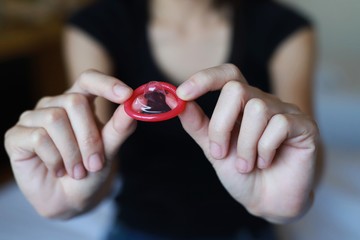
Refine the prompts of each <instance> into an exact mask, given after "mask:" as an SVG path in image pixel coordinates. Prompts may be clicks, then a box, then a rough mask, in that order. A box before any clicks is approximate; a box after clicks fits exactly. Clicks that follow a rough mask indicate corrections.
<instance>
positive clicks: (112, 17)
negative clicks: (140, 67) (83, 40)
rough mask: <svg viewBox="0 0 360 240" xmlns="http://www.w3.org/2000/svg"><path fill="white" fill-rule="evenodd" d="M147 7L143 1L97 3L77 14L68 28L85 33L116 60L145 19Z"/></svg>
mask: <svg viewBox="0 0 360 240" xmlns="http://www.w3.org/2000/svg"><path fill="white" fill-rule="evenodd" d="M143 5H144V4H142V1H140V0H135V1H130V0H96V1H93V2H92V3H91V4H89V5H87V6H85V7H83V8H81V9H78V10H77V11H75V12H74V13H73V14H72V15H71V16H70V17H69V18H68V20H67V25H68V26H71V27H75V28H77V29H78V30H80V31H82V32H83V33H84V34H85V35H86V36H87V37H89V38H91V39H93V40H95V41H96V42H97V43H98V44H100V45H102V46H103V48H104V49H105V50H107V52H108V53H109V54H110V55H111V56H112V57H113V58H116V54H118V52H119V51H124V48H126V46H128V43H129V42H131V38H133V36H134V31H136V29H139V28H137V27H136V26H135V25H136V24H137V23H141V21H142V19H143V18H142V16H144V14H143V12H142V11H143V8H144V6H143ZM124 36H125V37H124Z"/></svg>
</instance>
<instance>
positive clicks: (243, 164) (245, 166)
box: [237, 159, 248, 173]
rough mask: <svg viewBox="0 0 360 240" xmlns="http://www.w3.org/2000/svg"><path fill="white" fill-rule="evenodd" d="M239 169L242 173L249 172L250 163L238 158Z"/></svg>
mask: <svg viewBox="0 0 360 240" xmlns="http://www.w3.org/2000/svg"><path fill="white" fill-rule="evenodd" d="M237 169H238V171H239V172H240V173H247V172H248V163H247V162H246V161H245V160H243V159H240V160H238V161H237Z"/></svg>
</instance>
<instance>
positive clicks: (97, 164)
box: [89, 153, 103, 172]
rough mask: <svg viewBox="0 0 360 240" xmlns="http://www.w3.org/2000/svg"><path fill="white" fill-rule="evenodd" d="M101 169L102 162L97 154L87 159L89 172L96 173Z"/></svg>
mask: <svg viewBox="0 0 360 240" xmlns="http://www.w3.org/2000/svg"><path fill="white" fill-rule="evenodd" d="M102 167H103V161H102V160H101V158H100V155H99V154H97V153H96V154H93V155H91V156H90V157H89V170H90V171H91V172H97V171H99V170H100V169H101V168H102Z"/></svg>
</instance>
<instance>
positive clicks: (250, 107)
mask: <svg viewBox="0 0 360 240" xmlns="http://www.w3.org/2000/svg"><path fill="white" fill-rule="evenodd" d="M245 111H247V112H249V113H251V114H253V115H255V116H256V115H264V114H265V115H267V113H268V111H269V110H268V106H267V104H266V102H265V101H264V100H262V99H260V98H252V99H250V100H249V101H248V102H247V104H246V106H245Z"/></svg>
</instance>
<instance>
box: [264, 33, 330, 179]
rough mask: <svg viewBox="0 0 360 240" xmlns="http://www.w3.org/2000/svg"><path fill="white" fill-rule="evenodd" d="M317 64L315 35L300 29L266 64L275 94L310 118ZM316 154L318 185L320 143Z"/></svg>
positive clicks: (321, 159)
mask: <svg viewBox="0 0 360 240" xmlns="http://www.w3.org/2000/svg"><path fill="white" fill-rule="evenodd" d="M316 62H317V46H316V33H315V31H314V29H312V28H303V29H300V30H299V31H297V32H295V33H294V34H293V35H292V36H290V37H289V38H288V39H287V40H286V41H285V42H283V43H282V44H281V45H280V46H279V47H278V49H277V50H276V51H275V53H274V55H273V57H272V59H271V62H270V64H269V71H270V74H271V78H272V87H273V90H274V94H275V95H276V96H278V97H279V98H280V99H281V100H282V101H284V102H289V103H292V104H295V105H296V106H298V107H299V108H300V109H301V110H302V111H303V112H305V113H306V114H308V115H309V116H311V117H313V118H315V116H314V96H313V93H314V71H315V68H316ZM317 155H318V158H317V167H316V171H317V174H316V183H317V184H318V182H319V181H320V178H321V175H322V169H323V164H324V159H323V158H324V156H323V146H322V142H321V141H320V143H319V149H318V153H317Z"/></svg>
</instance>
